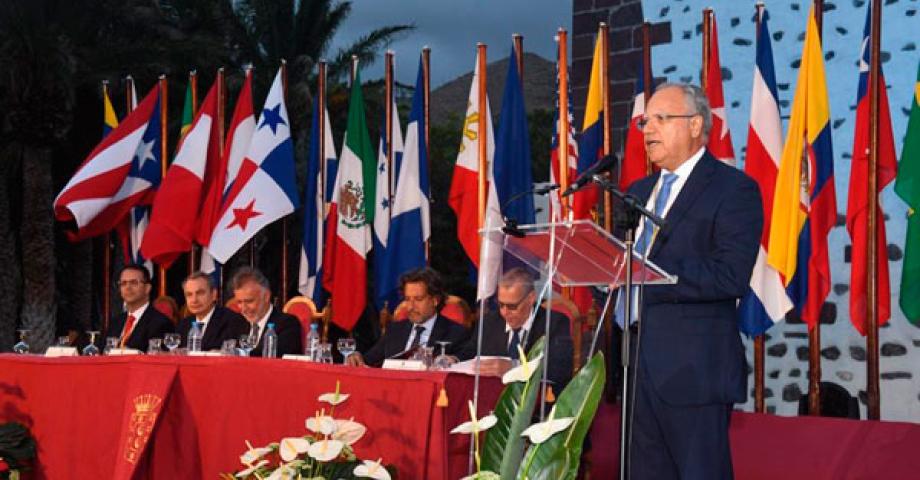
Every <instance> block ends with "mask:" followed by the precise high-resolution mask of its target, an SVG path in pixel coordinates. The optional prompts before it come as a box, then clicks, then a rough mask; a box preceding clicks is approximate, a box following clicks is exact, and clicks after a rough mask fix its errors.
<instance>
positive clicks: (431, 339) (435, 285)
mask: <svg viewBox="0 0 920 480" xmlns="http://www.w3.org/2000/svg"><path fill="white" fill-rule="evenodd" d="M399 283H400V287H401V290H402V294H403V297H404V298H405V303H406V312H407V313H408V316H409V318H408V320H402V321H398V322H393V323H391V324H390V325H389V326H388V327H387V331H386V334H384V335H383V336H382V337H380V339H379V340H377V343H375V344H374V346H373V347H371V348H370V350H368V351H367V352H365V353H364V354H363V355H362V354H361V353H359V352H355V353H353V354H351V355H349V356H348V358H347V359H345V362H346V363H347V364H349V365H365V364H366V365H372V366H377V367H379V366H380V365H382V364H383V361H384V360H386V359H387V358H390V357H392V356H394V355H396V354H398V353H401V352H404V351H406V350H408V349H410V348H414V347H418V346H419V345H425V346H429V347H436V346H437V344H438V343H437V342H439V341H447V342H451V344H452V345H454V346H455V347H456V346H457V345H459V344H460V343H461V342H463V340H465V339H466V337H467V335H468V331H467V329H466V328H465V327H464V326H463V325H460V324H458V323H455V322H453V321H451V320H449V319H447V318H445V317H443V316H441V315H440V311H441V308H443V307H444V301H445V300H446V299H447V292H446V291H445V289H444V282H443V280H441V275H439V274H438V272H436V271H434V270H433V269H431V268H427V267H426V268H422V269H419V270H415V271H412V272H409V273H406V274H405V275H403V276H402V277H401V278H400V279H399ZM448 351H451V350H448ZM435 353H438V352H435Z"/></svg>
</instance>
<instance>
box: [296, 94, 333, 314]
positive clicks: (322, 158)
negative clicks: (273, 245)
mask: <svg viewBox="0 0 920 480" xmlns="http://www.w3.org/2000/svg"><path fill="white" fill-rule="evenodd" d="M323 125H324V127H323V139H324V140H323V142H322V150H323V151H322V152H320V148H321V146H320V143H321V142H320V141H319V140H320V137H319V130H320V129H319V102H314V103H313V125H312V127H311V128H310V150H309V153H308V155H309V158H308V159H307V177H306V182H307V185H306V188H305V189H304V200H303V244H302V247H301V249H300V275H299V279H298V283H297V285H298V291H300V293H301V294H302V295H305V296H307V297H310V299H311V300H313V303H314V304H315V305H316V308H319V309H322V308H323V305H324V304H325V303H326V293H325V291H324V290H323V286H322V283H323V282H322V280H323V245H324V242H323V239H324V238H325V229H324V228H323V226H324V224H325V221H326V212H325V207H324V203H323V200H324V199H323V190H322V185H323V176H322V173H323V170H322V169H320V166H321V162H324V163H325V172H326V184H327V185H328V184H329V183H335V173H332V176H330V173H329V166H330V164H332V163H335V162H336V156H335V145H334V144H333V143H332V142H333V140H332V125H331V124H330V123H329V112H328V111H324V112H323Z"/></svg>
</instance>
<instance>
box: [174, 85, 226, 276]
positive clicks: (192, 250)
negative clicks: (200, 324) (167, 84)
mask: <svg viewBox="0 0 920 480" xmlns="http://www.w3.org/2000/svg"><path fill="white" fill-rule="evenodd" d="M221 70H223V69H221ZM219 75H220V73H218V79H219V78H220V77H219ZM218 81H219V80H218ZM188 84H189V89H191V91H192V118H195V114H196V113H198V72H197V71H196V70H192V71H190V72H188ZM218 88H220V87H218ZM180 138H181V134H180ZM195 270H197V268H195V244H194V243H192V248H190V249H189V251H188V273H189V275H191V274H192V273H194V272H195Z"/></svg>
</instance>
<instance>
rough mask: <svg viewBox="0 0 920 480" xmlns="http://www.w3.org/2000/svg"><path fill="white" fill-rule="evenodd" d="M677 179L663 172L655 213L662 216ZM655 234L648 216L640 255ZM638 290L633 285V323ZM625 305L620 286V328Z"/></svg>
mask: <svg viewBox="0 0 920 480" xmlns="http://www.w3.org/2000/svg"><path fill="white" fill-rule="evenodd" d="M676 180H677V175H675V174H673V173H666V172H662V174H661V188H659V190H658V195H657V196H656V197H655V215H658V216H659V217H660V216H661V214H662V213H663V212H664V207H665V206H666V205H667V204H668V197H670V196H671V186H672V185H674V181H676ZM654 234H655V224H654V223H652V221H651V220H649V219H648V218H646V219H645V220H644V223H643V224H642V234H641V235H639V240H638V241H636V245H635V251H636V253H638V254H639V255H643V256H645V255H646V251H647V250H648V248H649V245H650V244H651V241H652V238H653V236H654ZM638 291H639V290H638V287H633V310H632V317H633V318H632V319H630V321H629V323H633V322H635V321H636V320H638V317H637V316H636V311H637V310H638V309H637V308H636V307H637V306H638V305H637V302H636V299H637V293H638ZM625 305H626V302H625V301H624V298H623V288H620V295H619V297H618V298H617V308H616V311H615V312H616V319H617V325H619V326H620V328H623V317H625V316H626V312H625V308H626V307H625Z"/></svg>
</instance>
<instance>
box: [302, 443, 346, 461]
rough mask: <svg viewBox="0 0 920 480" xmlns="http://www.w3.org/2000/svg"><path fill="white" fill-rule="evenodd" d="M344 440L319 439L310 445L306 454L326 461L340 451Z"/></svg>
mask: <svg viewBox="0 0 920 480" xmlns="http://www.w3.org/2000/svg"><path fill="white" fill-rule="evenodd" d="M343 448H345V442H341V441H339V440H320V441H319V442H314V443H312V444H311V445H310V448H309V449H308V450H307V455H309V456H310V457H311V458H314V459H316V460H317V461H320V462H328V461H329V460H332V459H333V458H335V457H338V456H339V454H340V453H342V449H343Z"/></svg>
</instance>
